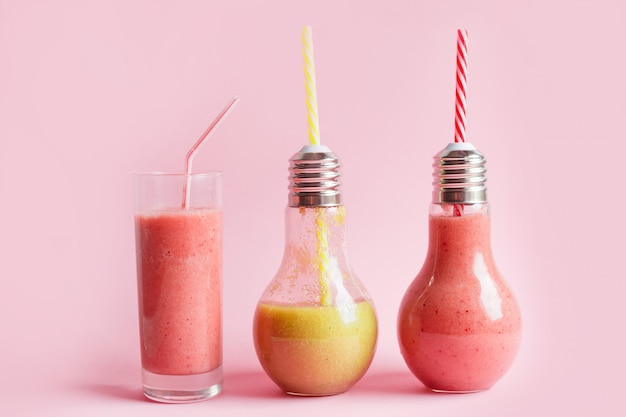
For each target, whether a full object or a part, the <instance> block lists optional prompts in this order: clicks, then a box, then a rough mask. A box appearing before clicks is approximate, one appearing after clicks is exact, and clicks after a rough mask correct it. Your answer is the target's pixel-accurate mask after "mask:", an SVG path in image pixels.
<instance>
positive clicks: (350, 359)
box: [254, 301, 377, 395]
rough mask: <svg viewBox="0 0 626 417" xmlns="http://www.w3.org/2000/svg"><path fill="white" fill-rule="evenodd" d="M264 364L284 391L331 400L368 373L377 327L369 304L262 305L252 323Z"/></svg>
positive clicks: (258, 352)
mask: <svg viewBox="0 0 626 417" xmlns="http://www.w3.org/2000/svg"><path fill="white" fill-rule="evenodd" d="M254 333H255V338H254V339H255V347H256V350H257V354H258V356H259V360H260V361H261V365H262V366H263V368H264V369H265V372H266V373H267V374H268V375H269V376H270V378H272V380H273V381H274V382H275V383H276V384H277V385H278V386H279V387H280V388H281V389H283V390H284V391H285V392H288V393H292V394H299V395H333V394H339V393H342V392H345V391H347V390H348V389H349V388H350V387H352V385H354V384H355V383H356V382H357V381H358V380H359V379H361V377H362V376H363V375H364V374H365V371H366V370H367V368H368V367H369V365H370V363H371V361H372V358H373V356H374V350H375V347H376V336H377V323H376V315H375V312H374V308H373V306H372V304H371V303H369V302H367V301H363V302H359V303H356V304H351V305H347V306H343V307H337V306H328V307H326V306H282V305H273V304H264V303H260V304H259V305H258V307H257V310H256V316H255V320H254Z"/></svg>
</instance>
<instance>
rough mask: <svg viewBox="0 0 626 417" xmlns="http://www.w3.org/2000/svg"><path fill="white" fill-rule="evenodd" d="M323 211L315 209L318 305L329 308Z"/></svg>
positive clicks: (326, 231) (325, 229)
mask: <svg viewBox="0 0 626 417" xmlns="http://www.w3.org/2000/svg"><path fill="white" fill-rule="evenodd" d="M324 210H325V209H324V208H323V207H316V208H315V223H316V226H317V227H316V229H315V234H316V235H317V256H318V259H319V265H318V267H319V277H320V304H321V305H323V306H329V305H331V304H332V294H331V291H330V285H329V282H328V273H329V269H330V268H329V266H330V258H329V257H328V254H329V249H328V226H327V223H326V222H325V221H324V218H323V217H324V214H325V211H324Z"/></svg>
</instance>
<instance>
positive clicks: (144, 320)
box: [135, 208, 222, 375]
mask: <svg viewBox="0 0 626 417" xmlns="http://www.w3.org/2000/svg"><path fill="white" fill-rule="evenodd" d="M135 227H136V233H137V234H136V236H137V270H138V271H137V272H138V280H139V281H138V285H139V288H138V289H139V313H140V332H141V358H142V364H143V367H144V369H145V370H147V371H149V372H152V373H155V374H164V375H191V374H201V373H205V372H209V371H211V370H213V369H215V368H218V367H219V366H220V365H221V363H222V317H221V306H222V295H221V294H222V289H221V282H222V264H221V263H222V256H221V253H222V212H221V211H219V210H213V209H196V208H194V209H167V210H155V211H149V212H144V213H138V214H136V216H135Z"/></svg>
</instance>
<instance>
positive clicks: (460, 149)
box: [398, 143, 521, 392]
mask: <svg viewBox="0 0 626 417" xmlns="http://www.w3.org/2000/svg"><path fill="white" fill-rule="evenodd" d="M434 159H435V162H434V164H433V167H434V173H433V176H434V181H433V186H434V191H433V200H432V204H431V206H430V215H429V247H428V252H427V254H426V260H425V262H424V265H423V266H422V269H421V270H420V272H419V273H418V275H417V276H416V277H415V279H414V280H413V282H412V283H411V284H410V286H409V288H408V290H407V292H406V293H405V295H404V298H403V299H402V303H401V305H400V309H399V315H398V341H399V344H400V351H401V353H402V356H403V358H404V360H405V362H406V363H407V365H408V367H409V368H410V370H411V371H412V372H413V374H414V375H415V376H416V377H417V378H418V379H419V380H420V381H421V382H422V383H423V384H424V385H425V386H426V387H428V388H430V389H432V390H434V391H443V392H473V391H482V390H486V389H488V388H490V387H491V386H492V385H493V384H495V383H496V382H497V381H498V380H499V379H500V378H501V377H502V376H503V375H504V374H505V373H506V371H507V370H508V369H509V367H510V366H511V364H512V363H513V361H514V359H515V356H516V355H517V351H518V348H519V344H520V340H521V317H520V311H519V307H518V305H517V302H516V300H515V298H514V296H513V294H512V292H511V290H510V289H509V287H508V286H507V284H506V282H505V281H504V279H503V278H502V276H501V275H500V273H499V272H498V270H497V269H496V266H495V262H494V259H493V255H492V250H491V241H490V216H489V206H488V203H487V198H486V187H485V181H486V177H485V172H486V170H485V159H484V157H483V155H482V154H481V153H480V152H478V151H477V150H476V148H475V147H474V146H473V145H471V144H470V143H452V144H450V145H448V147H446V148H445V149H444V150H443V151H441V152H440V153H439V154H438V155H437V156H435V158H434Z"/></svg>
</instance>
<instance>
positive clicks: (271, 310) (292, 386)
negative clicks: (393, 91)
mask: <svg viewBox="0 0 626 417" xmlns="http://www.w3.org/2000/svg"><path fill="white" fill-rule="evenodd" d="M290 162H291V164H290V194H289V204H288V207H287V209H286V213H285V227H286V230H285V249H284V256H283V260H282V263H281V265H280V268H279V270H278V272H277V273H276V275H275V277H274V279H273V280H272V281H271V282H270V283H269V285H268V286H267V288H266V289H265V291H264V292H263V294H262V295H261V298H260V300H259V302H258V305H257V308H256V312H255V316H254V324H253V331H254V344H255V348H256V353H257V356H258V358H259V361H260V363H261V365H262V367H263V369H264V370H265V372H266V373H267V374H268V375H269V377H270V378H271V379H272V380H273V381H274V382H275V383H276V385H278V386H279V387H280V388H281V389H282V390H283V391H285V392H286V393H288V394H293V395H302V396H324V395H335V394H340V393H343V392H345V391H347V390H348V389H350V388H351V387H352V386H353V385H354V384H355V383H356V382H357V381H358V380H359V379H361V377H362V376H363V375H364V374H365V372H366V370H367V369H368V367H369V365H370V363H371V361H372V358H373V355H374V350H375V346H376V338H377V320H376V314H375V311H374V306H373V304H372V301H371V299H370V296H369V295H368V294H367V292H366V290H365V288H364V287H363V285H362V284H361V282H360V281H359V279H358V278H357V277H356V275H355V274H354V273H353V272H352V269H351V267H350V264H349V262H348V257H347V253H346V244H345V224H344V222H345V209H344V207H343V205H342V204H341V198H340V197H341V193H340V191H339V180H338V177H339V161H338V159H337V158H336V157H335V155H334V154H333V153H332V152H330V150H329V149H328V148H327V147H325V146H320V145H311V146H305V147H304V148H303V149H302V150H301V151H300V152H298V153H297V154H296V155H294V157H293V158H292V159H291V160H290Z"/></svg>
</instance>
